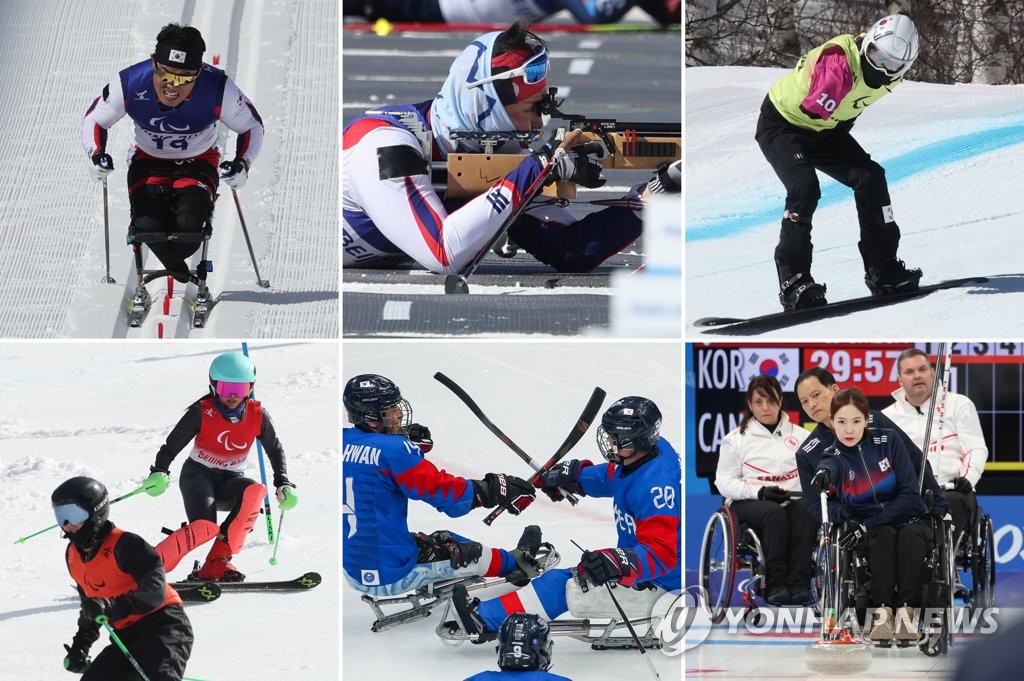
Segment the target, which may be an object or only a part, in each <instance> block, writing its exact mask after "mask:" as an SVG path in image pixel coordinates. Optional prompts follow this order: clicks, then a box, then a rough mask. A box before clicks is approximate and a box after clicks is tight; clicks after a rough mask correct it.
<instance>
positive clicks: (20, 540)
mask: <svg viewBox="0 0 1024 681" xmlns="http://www.w3.org/2000/svg"><path fill="white" fill-rule="evenodd" d="M145 491H146V488H145V487H140V488H138V489H137V490H134V491H131V492H128V494H122V495H121V496H119V497H118V498H116V499H113V500H111V502H110V503H112V504H116V503H117V502H119V501H123V500H125V499H127V498H128V497H134V496H135V495H136V494H141V493H142V492H145ZM55 527H57V525H56V524H53V525H50V526H49V527H47V528H44V529H42V530H39V531H38V532H33V533H32V534H30V535H27V536H24V537H18V538H17V539H15V540H14V543H15V544H24V543H25V542H26V541H28V540H29V539H31V538H32V537H36V536H38V535H40V534H42V533H43V532H49V531H50V530H52V529H53V528H55Z"/></svg>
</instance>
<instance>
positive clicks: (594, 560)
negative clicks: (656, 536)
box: [576, 548, 640, 586]
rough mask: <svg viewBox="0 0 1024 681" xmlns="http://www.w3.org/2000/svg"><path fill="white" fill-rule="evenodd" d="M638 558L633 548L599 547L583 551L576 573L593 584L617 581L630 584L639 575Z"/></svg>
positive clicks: (598, 584) (624, 584)
mask: <svg viewBox="0 0 1024 681" xmlns="http://www.w3.org/2000/svg"><path fill="white" fill-rule="evenodd" d="M639 565H640V560H639V558H637V555H636V551H634V550H633V549H620V548H612V549H600V550H598V551H584V552H583V556H582V557H581V558H580V564H579V565H577V566H576V573H577V575H579V576H580V578H581V579H583V580H585V581H588V582H590V583H591V584H593V585H594V586H601V585H602V584H607V583H609V582H617V583H619V584H621V585H622V586H632V585H633V583H634V582H636V580H637V577H639V576H640V567H639Z"/></svg>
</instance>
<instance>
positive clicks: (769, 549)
mask: <svg viewBox="0 0 1024 681" xmlns="http://www.w3.org/2000/svg"><path fill="white" fill-rule="evenodd" d="M732 511H733V513H735V514H736V520H737V521H738V522H740V523H742V524H744V525H748V526H750V527H751V528H753V529H754V531H755V532H757V536H758V537H759V538H760V539H761V549H762V550H763V551H764V562H765V572H766V573H767V574H766V575H765V581H766V584H765V587H766V588H767V589H769V590H770V589H773V588H775V587H780V586H784V587H786V588H788V589H794V588H802V589H808V588H810V586H811V576H812V574H813V572H814V563H813V560H812V558H811V552H812V551H813V550H814V539H815V536H816V535H817V532H818V525H819V522H818V521H817V520H815V518H814V516H812V515H811V514H810V513H809V512H808V511H807V506H806V505H804V502H803V500H802V499H792V500H790V501H789V503H787V504H786V505H785V506H783V505H781V504H777V503H775V502H774V501H755V500H744V501H734V502H732Z"/></svg>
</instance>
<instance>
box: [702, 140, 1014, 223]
mask: <svg viewBox="0 0 1024 681" xmlns="http://www.w3.org/2000/svg"><path fill="white" fill-rule="evenodd" d="M1022 142H1024V124H1018V125H1008V126H1003V127H1000V128H991V129H988V130H979V131H978V132H972V133H969V134H967V135H960V136H959V137H951V138H949V139H946V140H941V141H939V142H933V143H932V144H928V145H925V146H923V147H920V148H918V149H915V150H913V151H909V152H907V153H905V154H902V155H900V156H896V157H894V158H892V159H889V160H887V161H885V162H884V163H882V166H883V167H884V168H885V175H886V178H887V179H888V180H889V184H894V183H897V182H901V181H903V180H906V179H909V178H911V177H914V176H915V175H919V174H921V173H925V172H928V171H930V170H935V169H936V168H941V167H942V166H946V165H950V164H953V163H958V162H961V161H965V160H967V159H969V158H974V157H975V156H980V155H982V154H987V153H988V152H991V151H998V150H999V149H1005V148H1006V147H1010V146H1013V145H1015V144H1021V143H1022ZM852 198H853V195H852V194H851V192H850V189H849V188H847V187H845V186H843V185H841V184H839V183H838V182H836V181H834V180H828V181H827V182H824V183H823V184H822V188H821V200H820V201H818V208H824V207H826V206H829V205H832V204H834V203H838V202H839V201H844V200H849V199H852ZM782 210H783V207H782V205H781V202H780V204H779V205H773V206H771V207H765V208H763V209H759V210H755V211H750V212H747V213H740V214H738V215H732V216H729V217H727V218H719V219H711V220H705V221H700V222H697V223H695V224H694V225H693V226H689V227H687V229H686V240H687V241H703V240H705V239H718V238H722V237H729V236H736V235H738V234H742V233H743V232H746V231H748V230H750V229H753V228H755V227H759V226H761V225H763V224H765V223H771V222H776V221H778V220H781V219H782Z"/></svg>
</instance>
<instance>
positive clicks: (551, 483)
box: [540, 459, 594, 501]
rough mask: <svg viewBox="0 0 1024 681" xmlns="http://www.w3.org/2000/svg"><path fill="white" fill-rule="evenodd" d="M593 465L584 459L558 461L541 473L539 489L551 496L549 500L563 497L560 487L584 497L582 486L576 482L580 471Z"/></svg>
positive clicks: (585, 494)
mask: <svg viewBox="0 0 1024 681" xmlns="http://www.w3.org/2000/svg"><path fill="white" fill-rule="evenodd" d="M593 465H594V464H593V462H591V461H587V460H586V459H584V460H583V461H578V460H576V459H573V460H571V461H562V462H559V463H558V464H557V465H556V466H553V467H552V468H551V469H549V470H546V471H544V472H543V473H541V478H540V480H541V491H542V492H544V494H547V495H548V496H549V497H551V501H561V500H562V499H564V498H565V497H564V496H562V492H561V491H560V489H561V490H565V491H566V492H571V493H572V494H576V495H578V496H581V497H585V496H587V493H586V492H584V491H583V487H582V486H581V485H580V483H579V482H578V481H579V477H580V471H581V470H583V469H584V468H586V467H587V466H593Z"/></svg>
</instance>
